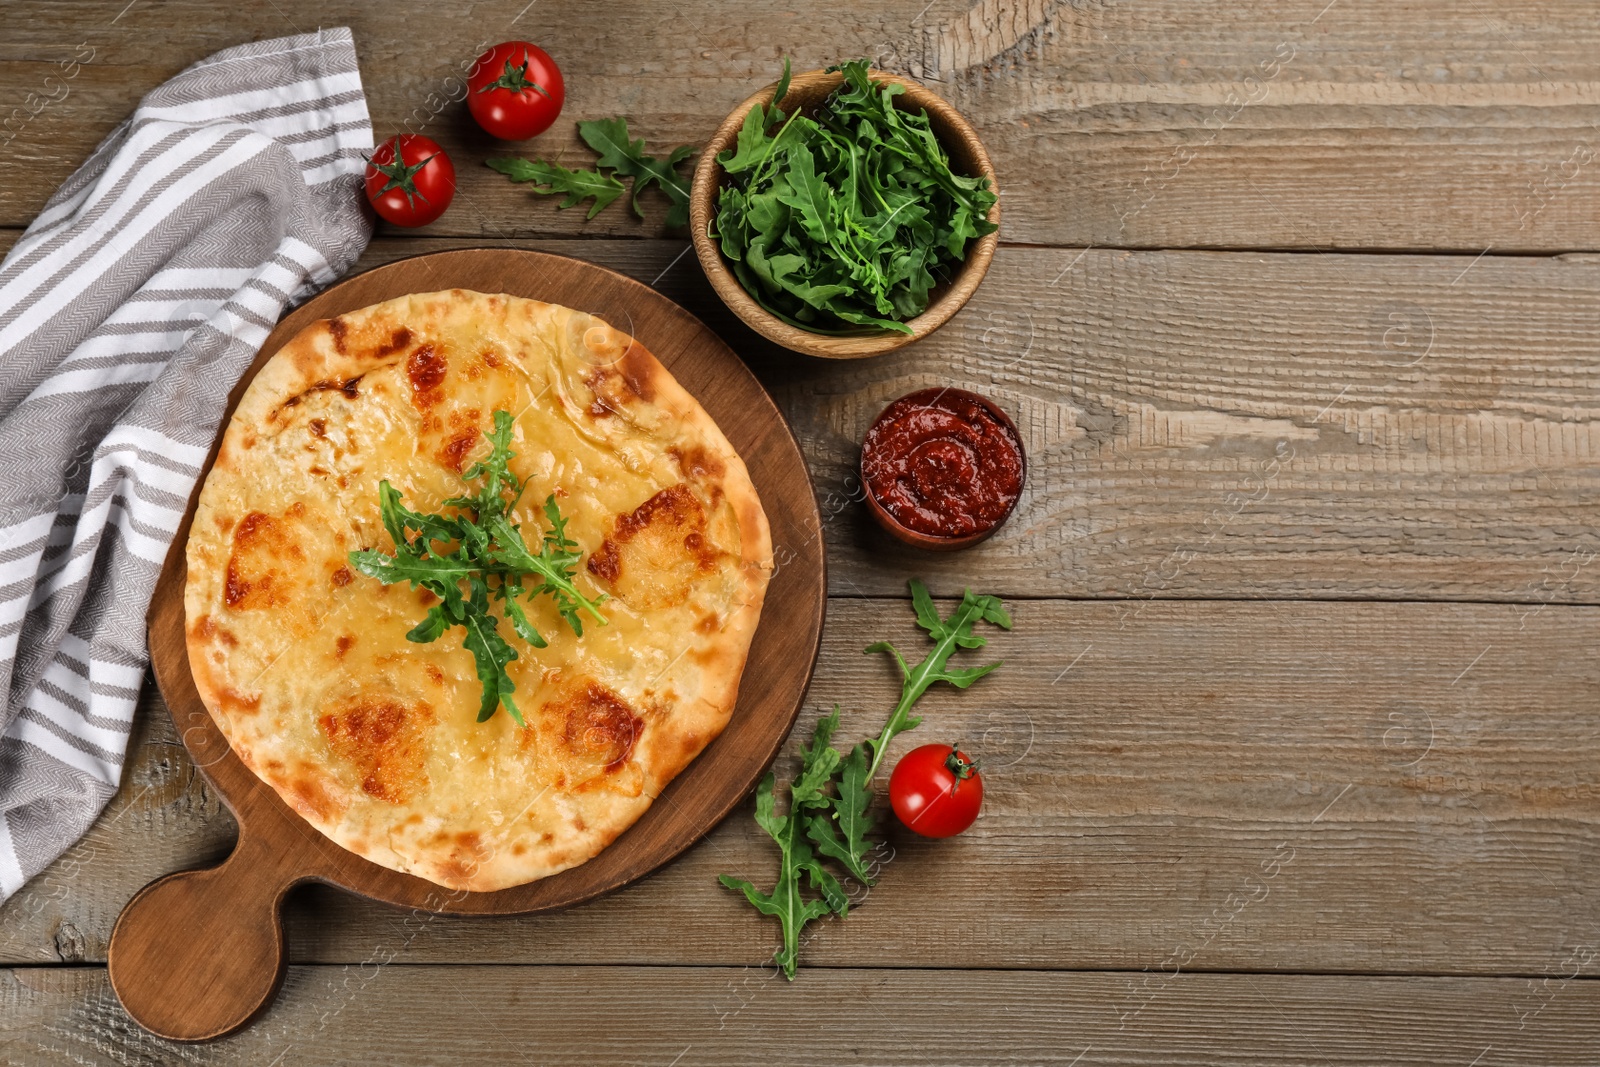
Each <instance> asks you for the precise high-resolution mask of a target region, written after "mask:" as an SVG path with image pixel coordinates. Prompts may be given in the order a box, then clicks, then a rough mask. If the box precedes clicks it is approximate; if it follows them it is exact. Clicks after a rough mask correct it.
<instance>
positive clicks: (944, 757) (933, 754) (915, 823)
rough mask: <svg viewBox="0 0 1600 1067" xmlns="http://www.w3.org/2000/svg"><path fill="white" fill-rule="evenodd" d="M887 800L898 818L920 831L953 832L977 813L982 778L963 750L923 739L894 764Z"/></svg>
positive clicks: (937, 834)
mask: <svg viewBox="0 0 1600 1067" xmlns="http://www.w3.org/2000/svg"><path fill="white" fill-rule="evenodd" d="M889 803H890V804H892V805H893V806H894V813H895V814H896V815H897V816H899V817H900V821H901V822H903V823H905V824H906V826H908V827H910V828H911V829H912V830H915V831H916V832H917V833H919V834H921V835H922V836H923V837H952V836H954V835H956V834H959V833H960V832H961V831H963V830H965V829H966V828H967V827H969V826H971V825H972V824H973V822H974V821H975V820H976V819H977V818H978V809H979V808H980V807H982V806H983V779H982V778H980V777H979V776H978V765H977V764H976V763H974V762H972V761H971V760H969V759H968V758H967V755H966V753H965V752H960V751H957V750H956V749H954V748H952V747H950V746H949V745H923V746H922V747H920V748H914V749H912V750H911V751H910V752H907V753H906V754H905V755H904V756H901V757H900V762H899V763H897V764H895V766H894V773H893V774H891V775H889Z"/></svg>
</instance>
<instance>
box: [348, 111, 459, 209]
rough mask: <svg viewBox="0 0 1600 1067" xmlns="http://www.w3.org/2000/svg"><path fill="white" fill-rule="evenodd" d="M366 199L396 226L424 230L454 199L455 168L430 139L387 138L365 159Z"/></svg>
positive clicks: (411, 136)
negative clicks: (414, 227)
mask: <svg viewBox="0 0 1600 1067" xmlns="http://www.w3.org/2000/svg"><path fill="white" fill-rule="evenodd" d="M366 190H367V199H368V200H369V201H370V202H371V203H372V209H373V210H374V211H376V212H377V213H378V214H379V215H381V216H383V217H384V218H386V219H388V220H389V221H390V222H392V223H394V224H395V225H396V226H426V225H427V224H428V223H430V222H432V221H433V220H434V219H436V218H438V217H439V216H440V215H443V214H444V209H445V208H447V207H449V206H450V201H451V200H453V199H454V198H455V195H456V168H455V164H453V163H451V162H450V157H449V156H447V155H445V154H444V149H442V148H440V147H439V146H438V145H437V144H435V143H434V142H433V141H432V140H431V139H429V138H427V137H423V136H422V135H421V134H417V133H402V134H400V135H399V136H397V137H391V138H389V139H388V140H387V141H385V142H383V143H382V144H381V145H379V146H378V147H377V148H376V149H374V150H373V152H372V155H371V156H369V157H368V158H367V171H366Z"/></svg>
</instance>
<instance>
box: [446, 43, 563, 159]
mask: <svg viewBox="0 0 1600 1067" xmlns="http://www.w3.org/2000/svg"><path fill="white" fill-rule="evenodd" d="M566 97H567V90H566V83H565V82H563V81H562V79H561V68H560V67H558V66H556V61H555V60H553V59H551V58H550V54H549V53H548V52H546V51H545V50H544V49H543V48H540V47H539V46H538V45H536V44H529V43H528V42H527V41H506V42H505V43H503V44H497V45H495V46H494V47H493V48H491V49H489V50H488V51H487V52H485V53H484V54H483V55H481V56H479V57H478V61H477V62H476V63H474V64H473V66H472V73H471V74H470V75H468V76H467V110H469V111H471V112H472V117H473V118H475V119H477V120H478V125H479V126H482V127H483V128H484V129H485V130H486V131H488V133H489V134H490V135H491V136H494V137H498V138H500V139H501V140H504V141H523V140H526V139H528V138H529V137H533V136H534V135H536V134H540V133H543V132H544V131H545V130H548V129H549V128H550V124H551V123H553V122H555V120H556V116H557V115H559V114H561V105H562V103H563V102H564V101H565V100H566Z"/></svg>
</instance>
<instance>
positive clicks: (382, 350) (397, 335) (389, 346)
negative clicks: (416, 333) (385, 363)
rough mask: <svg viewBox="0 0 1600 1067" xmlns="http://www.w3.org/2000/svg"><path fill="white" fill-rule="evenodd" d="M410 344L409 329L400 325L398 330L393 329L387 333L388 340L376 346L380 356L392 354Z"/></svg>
mask: <svg viewBox="0 0 1600 1067" xmlns="http://www.w3.org/2000/svg"><path fill="white" fill-rule="evenodd" d="M410 344H411V331H410V330H408V329H406V328H405V327H404V326H402V327H400V328H399V329H398V330H395V331H394V332H393V333H391V334H390V335H389V340H388V341H387V342H386V343H385V344H383V345H382V346H380V347H379V348H378V355H379V356H380V357H382V356H392V355H394V354H395V353H396V352H400V351H402V350H404V349H405V348H407V347H409V346H410Z"/></svg>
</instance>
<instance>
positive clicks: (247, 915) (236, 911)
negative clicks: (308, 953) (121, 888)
mask: <svg viewBox="0 0 1600 1067" xmlns="http://www.w3.org/2000/svg"><path fill="white" fill-rule="evenodd" d="M271 840H272V838H271V835H265V834H252V833H250V832H249V831H247V830H245V829H244V828H243V827H242V826H241V828H240V836H239V843H238V845H237V846H236V847H235V848H234V850H233V854H232V855H230V856H229V857H228V858H227V859H226V860H224V861H223V862H222V864H221V865H220V866H217V867H210V868H207V869H205V870H198V871H180V872H178V873H177V874H169V875H167V876H166V877H165V878H160V879H157V880H156V881H154V882H151V883H150V884H149V885H147V886H145V887H144V888H143V889H141V890H140V891H139V892H138V893H137V894H136V895H135V896H134V898H133V899H132V900H130V901H129V902H128V906H127V907H125V908H123V909H122V914H121V915H120V916H119V917H118V918H117V925H116V926H115V928H113V929H112V931H111V944H110V946H109V949H108V951H107V970H108V972H109V974H110V977H111V988H112V989H114V990H115V991H116V994H117V998H118V999H119V1000H121V1001H122V1006H123V1007H124V1008H126V1009H127V1012H128V1014H129V1015H131V1016H132V1017H133V1019H134V1021H136V1022H137V1023H138V1024H139V1025H140V1026H143V1027H144V1028H145V1029H146V1030H149V1031H151V1032H152V1033H154V1034H156V1035H158V1036H160V1037H165V1038H170V1039H171V1040H174V1041H209V1040H211V1039H212V1038H216V1037H221V1036H223V1035H224V1034H228V1033H231V1032H232V1031H234V1030H237V1029H239V1028H240V1027H241V1026H243V1025H245V1024H246V1023H247V1022H249V1021H250V1020H251V1019H252V1018H254V1017H255V1015H256V1014H257V1013H258V1012H260V1011H261V1010H262V1009H263V1008H265V1007H266V1006H267V1005H268V1004H269V1003H271V1001H272V998H273V996H274V995H275V994H276V993H277V991H278V986H279V984H280V983H281V982H282V981H283V971H284V949H283V916H282V911H283V898H284V895H285V894H287V893H288V891H289V889H290V888H291V887H292V886H293V885H294V883H295V882H296V881H300V880H303V875H302V876H299V877H297V875H296V873H295V871H296V868H297V867H298V868H300V869H301V870H303V869H304V863H303V860H302V858H301V857H299V856H297V855H286V854H285V853H283V852H282V851H280V850H276V849H274V848H273V847H272V846H271V844H270V842H271Z"/></svg>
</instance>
